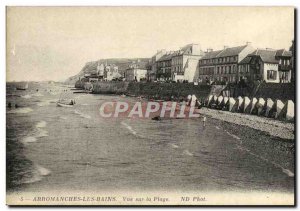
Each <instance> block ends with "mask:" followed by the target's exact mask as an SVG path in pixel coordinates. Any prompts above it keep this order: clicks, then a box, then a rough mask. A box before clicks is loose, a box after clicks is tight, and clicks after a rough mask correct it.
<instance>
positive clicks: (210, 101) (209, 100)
mask: <svg viewBox="0 0 300 211" xmlns="http://www.w3.org/2000/svg"><path fill="white" fill-rule="evenodd" d="M213 97H214V96H213V95H209V96H208V100H207V105H209V104H210V103H212V100H213Z"/></svg>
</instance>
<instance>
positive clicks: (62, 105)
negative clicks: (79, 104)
mask: <svg viewBox="0 0 300 211" xmlns="http://www.w3.org/2000/svg"><path fill="white" fill-rule="evenodd" d="M56 105H57V106H58V107H68V108H71V107H73V106H74V104H66V103H61V102H57V103H56Z"/></svg>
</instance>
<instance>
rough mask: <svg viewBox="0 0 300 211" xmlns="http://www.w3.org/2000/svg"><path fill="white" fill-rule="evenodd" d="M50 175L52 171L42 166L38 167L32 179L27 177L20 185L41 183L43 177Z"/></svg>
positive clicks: (32, 173) (33, 172) (35, 168)
mask: <svg viewBox="0 0 300 211" xmlns="http://www.w3.org/2000/svg"><path fill="white" fill-rule="evenodd" d="M49 174H51V171H50V170H49V169H46V168H44V167H42V166H40V165H36V166H35V167H34V169H33V170H32V172H31V177H29V178H26V177H25V178H24V179H23V180H22V181H21V182H20V183H21V184H30V183H35V182H39V181H41V180H42V179H43V177H45V176H47V175H49Z"/></svg>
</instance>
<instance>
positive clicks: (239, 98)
mask: <svg viewBox="0 0 300 211" xmlns="http://www.w3.org/2000/svg"><path fill="white" fill-rule="evenodd" d="M237 101H238V104H237V110H238V111H240V110H241V108H242V104H243V98H242V97H241V96H239V97H238V98H237Z"/></svg>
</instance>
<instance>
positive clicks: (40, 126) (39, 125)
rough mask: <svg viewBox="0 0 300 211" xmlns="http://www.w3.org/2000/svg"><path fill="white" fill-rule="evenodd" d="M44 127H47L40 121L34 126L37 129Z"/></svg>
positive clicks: (45, 123)
mask: <svg viewBox="0 0 300 211" xmlns="http://www.w3.org/2000/svg"><path fill="white" fill-rule="evenodd" d="M46 125H47V122H45V121H40V122H38V123H37V124H36V126H35V127H37V128H43V127H46Z"/></svg>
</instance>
